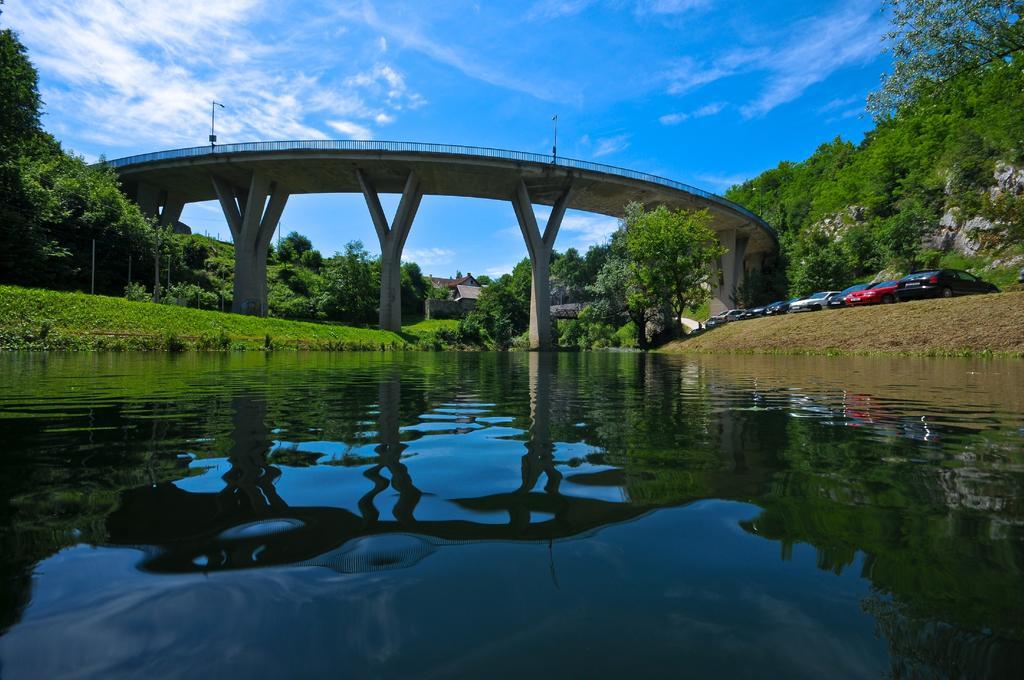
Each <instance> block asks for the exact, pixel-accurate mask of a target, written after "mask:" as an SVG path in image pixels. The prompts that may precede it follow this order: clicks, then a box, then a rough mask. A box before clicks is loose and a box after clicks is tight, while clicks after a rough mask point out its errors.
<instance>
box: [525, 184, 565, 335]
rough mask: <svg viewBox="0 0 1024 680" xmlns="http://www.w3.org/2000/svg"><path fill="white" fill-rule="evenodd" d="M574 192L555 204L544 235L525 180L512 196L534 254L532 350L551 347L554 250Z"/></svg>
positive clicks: (531, 314)
mask: <svg viewBox="0 0 1024 680" xmlns="http://www.w3.org/2000/svg"><path fill="white" fill-rule="evenodd" d="M571 192H572V185H571V184H570V185H569V187H567V188H566V189H565V191H563V192H562V194H561V195H560V196H559V197H558V199H557V200H556V201H555V203H554V205H553V206H552V207H551V215H550V216H549V217H548V221H547V224H546V225H545V227H544V233H543V234H541V232H540V227H539V226H538V225H537V215H536V213H534V211H533V204H532V203H531V202H530V192H529V191H528V190H527V188H526V183H525V182H524V181H523V180H522V179H520V180H519V184H518V186H517V187H516V192H515V193H514V194H513V195H512V208H513V209H514V210H515V212H516V220H517V221H518V222H519V229H520V230H521V231H522V232H523V239H524V240H525V241H526V250H527V252H528V253H529V255H530V273H531V277H530V278H531V284H530V349H550V348H551V251H552V249H553V248H554V247H555V238H556V237H557V236H558V228H559V227H560V226H561V225H562V218H563V217H565V208H566V206H567V205H568V203H569V196H570V194H571Z"/></svg>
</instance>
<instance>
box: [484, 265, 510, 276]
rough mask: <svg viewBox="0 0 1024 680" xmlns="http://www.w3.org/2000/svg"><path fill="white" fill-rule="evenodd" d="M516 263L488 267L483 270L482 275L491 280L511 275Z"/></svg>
mask: <svg viewBox="0 0 1024 680" xmlns="http://www.w3.org/2000/svg"><path fill="white" fill-rule="evenodd" d="M516 264H517V263H515V262H511V263H506V264H499V265H497V266H494V267H488V268H487V269H485V270H484V274H486V275H487V276H490V277H491V278H492V279H496V278H498V277H499V276H503V275H504V274H511V273H512V270H513V269H514V268H515V266H516Z"/></svg>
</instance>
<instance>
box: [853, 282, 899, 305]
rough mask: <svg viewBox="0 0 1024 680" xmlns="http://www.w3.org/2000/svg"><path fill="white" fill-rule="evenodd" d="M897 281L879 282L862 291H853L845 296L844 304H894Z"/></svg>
mask: <svg viewBox="0 0 1024 680" xmlns="http://www.w3.org/2000/svg"><path fill="white" fill-rule="evenodd" d="M897 283H899V281H879V282H878V283H874V284H871V286H870V287H868V288H865V289H864V290H855V291H853V292H852V293H850V294H849V295H847V296H846V304H847V305H849V306H850V307H856V306H857V305H875V304H880V303H881V304H886V305H887V304H889V303H890V302H896V284H897Z"/></svg>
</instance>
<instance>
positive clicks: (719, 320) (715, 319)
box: [704, 312, 727, 328]
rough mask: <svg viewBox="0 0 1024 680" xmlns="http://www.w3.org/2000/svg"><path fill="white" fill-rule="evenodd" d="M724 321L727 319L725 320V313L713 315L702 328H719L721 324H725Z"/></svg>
mask: <svg viewBox="0 0 1024 680" xmlns="http://www.w3.org/2000/svg"><path fill="white" fill-rule="evenodd" d="M726 321H727V319H726V318H725V312H722V313H721V314H715V315H714V316H712V317H710V318H709V319H708V320H707V321H705V322H704V328H715V327H716V326H721V325H722V324H724V323H726Z"/></svg>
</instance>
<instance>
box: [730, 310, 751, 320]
mask: <svg viewBox="0 0 1024 680" xmlns="http://www.w3.org/2000/svg"><path fill="white" fill-rule="evenodd" d="M746 311H747V310H745V309H730V310H729V311H728V312H726V313H725V320H726V321H739V320H740V319H742V318H744V317H743V315H744V314H746Z"/></svg>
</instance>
